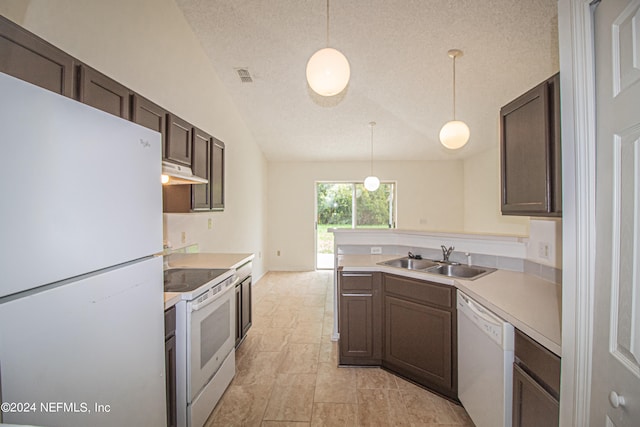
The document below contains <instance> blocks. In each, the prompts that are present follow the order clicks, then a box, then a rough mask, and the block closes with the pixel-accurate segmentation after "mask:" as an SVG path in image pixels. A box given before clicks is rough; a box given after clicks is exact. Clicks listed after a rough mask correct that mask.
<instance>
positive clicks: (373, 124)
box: [369, 122, 376, 176]
mask: <svg viewBox="0 0 640 427" xmlns="http://www.w3.org/2000/svg"><path fill="white" fill-rule="evenodd" d="M375 125H376V122H370V123H369V126H370V127H371V175H372V176H373V127H374V126H375Z"/></svg>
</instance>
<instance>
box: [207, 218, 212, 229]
mask: <svg viewBox="0 0 640 427" xmlns="http://www.w3.org/2000/svg"><path fill="white" fill-rule="evenodd" d="M207 228H208V229H209V230H211V229H212V228H213V219H211V218H209V219H208V220H207Z"/></svg>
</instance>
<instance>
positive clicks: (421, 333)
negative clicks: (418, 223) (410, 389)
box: [382, 274, 458, 399]
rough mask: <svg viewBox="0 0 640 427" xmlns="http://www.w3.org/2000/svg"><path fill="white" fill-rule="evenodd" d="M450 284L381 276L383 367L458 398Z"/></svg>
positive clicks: (455, 346)
mask: <svg viewBox="0 0 640 427" xmlns="http://www.w3.org/2000/svg"><path fill="white" fill-rule="evenodd" d="M456 327H457V318H456V308H455V288H453V287H452V286H448V285H442V284H439V283H433V282H428V281H425V280H417V279H411V278H407V277H402V276H396V275H392V274H385V276H384V355H383V359H382V366H384V367H386V368H388V369H390V370H392V371H394V372H397V373H398V374H400V375H402V376H405V377H407V378H408V379H410V380H412V381H415V382H417V383H418V384H422V385H424V386H425V387H428V388H430V389H432V390H434V391H437V392H439V393H441V394H443V395H445V396H448V397H451V398H453V399H457V398H458V379H457V372H458V371H457V353H456V351H457V341H456V336H457V334H456Z"/></svg>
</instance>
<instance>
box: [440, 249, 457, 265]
mask: <svg viewBox="0 0 640 427" xmlns="http://www.w3.org/2000/svg"><path fill="white" fill-rule="evenodd" d="M440 247H441V248H442V261H444V262H449V257H450V256H451V252H453V250H454V249H455V247H453V246H449V248H447V247H446V246H445V245H441V246H440Z"/></svg>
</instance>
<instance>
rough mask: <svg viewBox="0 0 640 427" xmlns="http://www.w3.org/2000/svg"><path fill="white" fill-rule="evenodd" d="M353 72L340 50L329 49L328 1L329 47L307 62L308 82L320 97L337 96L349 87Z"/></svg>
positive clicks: (319, 51) (315, 54)
mask: <svg viewBox="0 0 640 427" xmlns="http://www.w3.org/2000/svg"><path fill="white" fill-rule="evenodd" d="M350 75H351V70H350V68H349V61H347V58H346V57H345V56H344V55H343V54H342V52H340V51H339V50H336V49H333V48H331V47H329V0H327V47H326V48H324V49H320V50H318V51H317V52H316V53H314V54H313V55H312V56H311V58H309V61H308V62H307V82H308V83H309V86H310V87H311V89H313V91H314V92H316V93H317V94H318V95H322V96H333V95H337V94H339V93H340V92H342V91H343V90H344V88H345V87H347V83H349V77H350Z"/></svg>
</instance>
